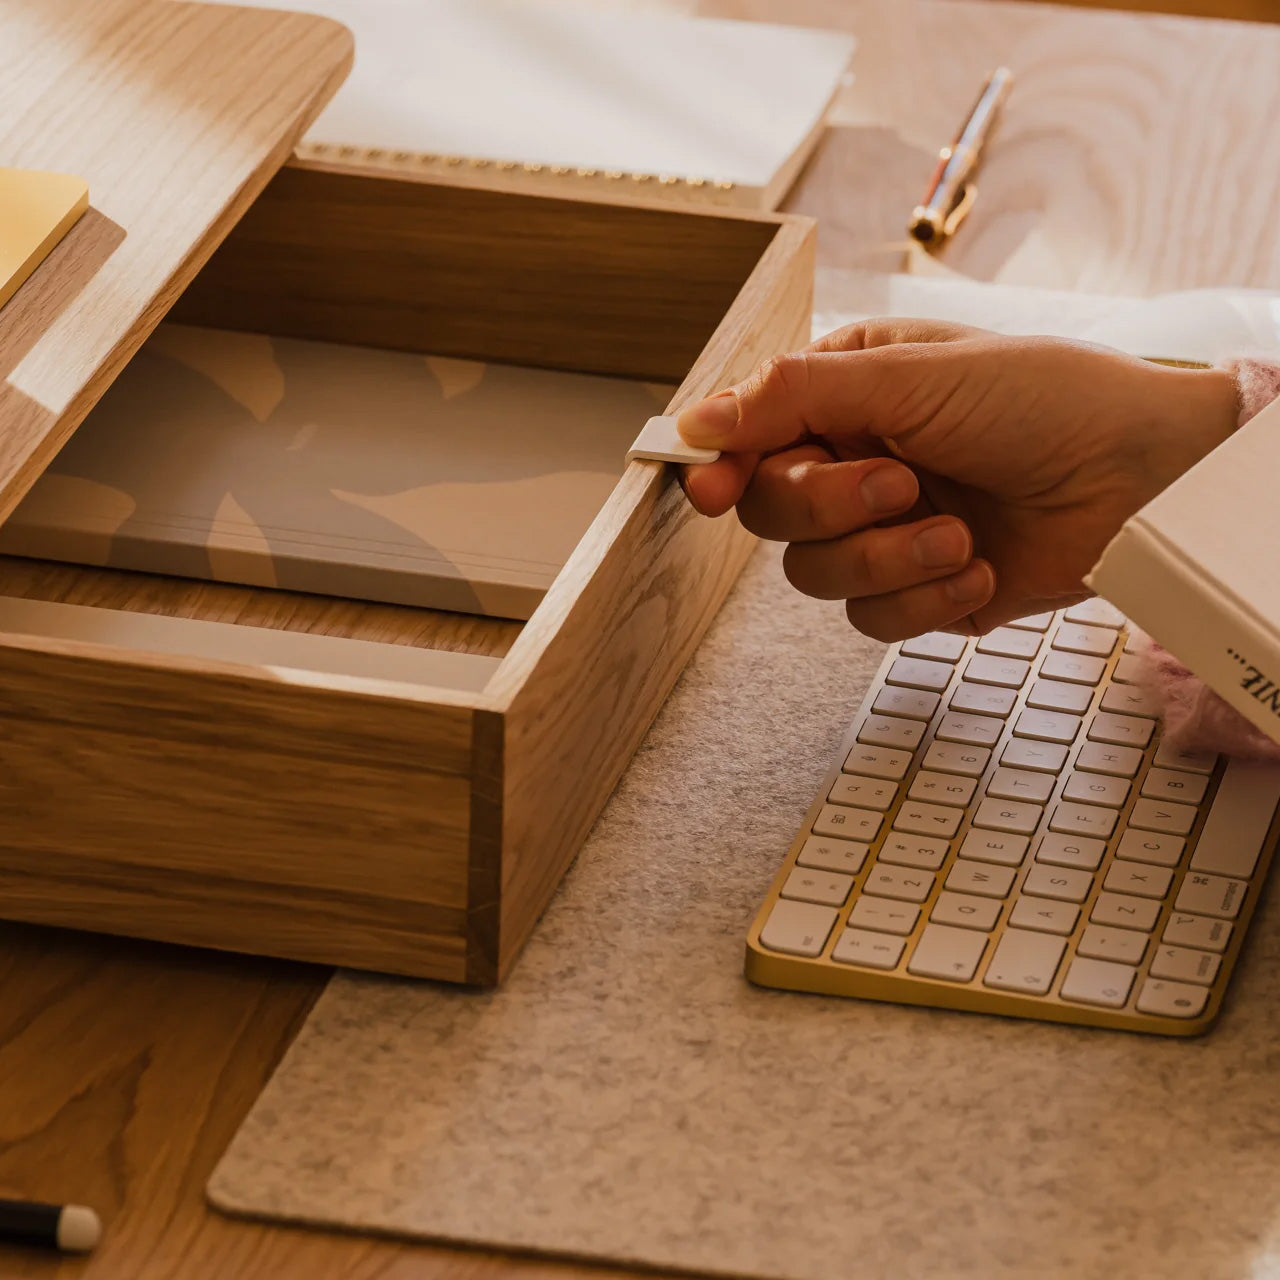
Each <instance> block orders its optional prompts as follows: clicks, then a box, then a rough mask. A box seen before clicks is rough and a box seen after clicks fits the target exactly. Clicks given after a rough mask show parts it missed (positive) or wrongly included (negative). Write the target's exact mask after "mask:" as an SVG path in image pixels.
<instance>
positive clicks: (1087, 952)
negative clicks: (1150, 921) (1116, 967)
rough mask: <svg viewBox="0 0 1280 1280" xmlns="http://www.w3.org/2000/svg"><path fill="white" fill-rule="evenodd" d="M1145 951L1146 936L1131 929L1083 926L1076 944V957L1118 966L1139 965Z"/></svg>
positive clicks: (1093, 925)
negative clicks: (1083, 928)
mask: <svg viewBox="0 0 1280 1280" xmlns="http://www.w3.org/2000/svg"><path fill="white" fill-rule="evenodd" d="M1146 951H1147V935H1146V934H1145V933H1135V932H1134V931H1133V930H1132V929H1104V928H1103V927H1102V926H1101V925H1096V924H1090V925H1086V926H1085V930H1084V932H1083V933H1082V934H1081V935H1080V941H1079V942H1078V943H1076V955H1078V956H1086V957H1088V958H1089V959H1091V960H1114V961H1116V962H1117V963H1119V964H1141V963H1142V957H1143V956H1144V955H1145V954H1146Z"/></svg>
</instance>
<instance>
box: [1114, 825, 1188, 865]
mask: <svg viewBox="0 0 1280 1280" xmlns="http://www.w3.org/2000/svg"><path fill="white" fill-rule="evenodd" d="M1186 847H1187V842H1186V841H1185V840H1184V839H1183V838H1182V837H1181V836H1170V835H1163V834H1161V833H1160V832H1158V831H1137V830H1134V829H1132V828H1131V829H1130V830H1128V831H1126V832H1125V833H1124V835H1122V836H1121V837H1120V843H1119V845H1118V846H1117V847H1116V857H1117V858H1124V859H1126V860H1127V861H1129V862H1149V863H1150V864H1151V865H1152V866H1153V867H1176V866H1177V865H1178V863H1179V861H1180V860H1181V858H1182V851H1183V850H1184V849H1185V848H1186Z"/></svg>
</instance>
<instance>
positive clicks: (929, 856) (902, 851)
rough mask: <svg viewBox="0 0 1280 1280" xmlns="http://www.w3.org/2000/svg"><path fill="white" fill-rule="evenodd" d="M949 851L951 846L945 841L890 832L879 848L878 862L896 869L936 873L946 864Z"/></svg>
mask: <svg viewBox="0 0 1280 1280" xmlns="http://www.w3.org/2000/svg"><path fill="white" fill-rule="evenodd" d="M950 851H951V845H950V844H949V843H948V842H947V841H946V840H935V839H934V838H933V837H932V836H911V835H901V834H900V833H898V832H896V831H890V832H889V834H888V835H887V836H885V840H884V844H882V845H881V846H880V858H879V861H881V862H888V863H891V864H892V865H894V866H898V867H915V868H917V869H918V870H920V871H937V870H938V868H939V867H941V866H942V864H943V863H944V862H946V860H947V854H948V853H949V852H950Z"/></svg>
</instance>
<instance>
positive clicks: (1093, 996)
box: [1060, 956, 1138, 1009]
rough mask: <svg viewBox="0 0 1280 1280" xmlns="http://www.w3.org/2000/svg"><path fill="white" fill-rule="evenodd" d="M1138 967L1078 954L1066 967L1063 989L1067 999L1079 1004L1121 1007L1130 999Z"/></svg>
mask: <svg viewBox="0 0 1280 1280" xmlns="http://www.w3.org/2000/svg"><path fill="white" fill-rule="evenodd" d="M1137 972H1138V971H1137V970H1136V969H1133V968H1130V966H1129V965H1127V964H1116V963H1115V962H1114V961H1111V960H1087V959H1084V958H1082V957H1080V956H1077V957H1076V959H1074V960H1073V961H1072V962H1071V967H1070V968H1069V969H1068V970H1067V976H1066V977H1065V978H1064V979H1063V981H1062V991H1061V992H1060V994H1061V996H1062V998H1063V999H1064V1000H1074V1001H1077V1002H1078V1003H1080V1004H1098V1005H1102V1006H1103V1007H1104V1008H1108V1009H1121V1008H1123V1007H1124V1003H1125V1001H1126V1000H1128V998H1129V990H1130V988H1131V987H1132V986H1133V979H1134V977H1135V975H1136V974H1137Z"/></svg>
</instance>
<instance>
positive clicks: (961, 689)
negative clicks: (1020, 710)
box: [947, 684, 1017, 717]
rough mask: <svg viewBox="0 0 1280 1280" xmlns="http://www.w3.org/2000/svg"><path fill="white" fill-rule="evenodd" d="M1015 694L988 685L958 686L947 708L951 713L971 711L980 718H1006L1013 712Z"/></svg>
mask: <svg viewBox="0 0 1280 1280" xmlns="http://www.w3.org/2000/svg"><path fill="white" fill-rule="evenodd" d="M1016 701H1017V694H1016V693H1015V692H1014V691H1013V690H1012V689H997V688H996V687H995V685H990V684H959V685H957V686H956V687H955V690H954V691H953V692H952V694H951V701H950V702H949V703H947V706H948V707H949V708H950V709H951V710H952V711H972V712H976V713H977V714H978V715H981V716H1001V717H1003V716H1007V715H1008V714H1009V712H1010V711H1012V710H1013V704H1014V703H1015V702H1016Z"/></svg>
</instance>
